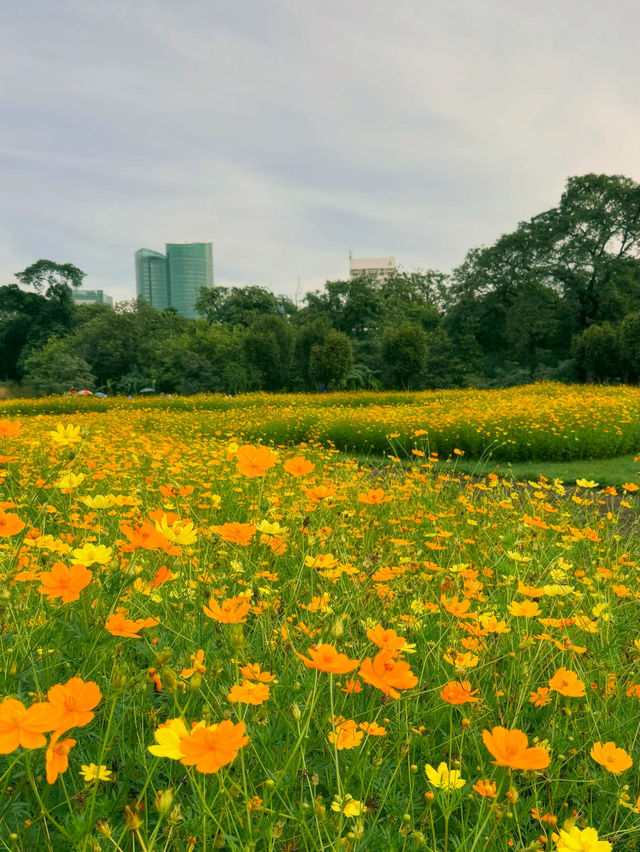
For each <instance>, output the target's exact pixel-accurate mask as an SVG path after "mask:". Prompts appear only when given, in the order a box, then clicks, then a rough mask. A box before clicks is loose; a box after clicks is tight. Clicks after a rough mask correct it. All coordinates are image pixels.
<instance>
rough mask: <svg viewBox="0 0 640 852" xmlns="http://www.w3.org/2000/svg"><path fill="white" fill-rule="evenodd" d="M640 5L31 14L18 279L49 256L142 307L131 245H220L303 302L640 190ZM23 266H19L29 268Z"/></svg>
mask: <svg viewBox="0 0 640 852" xmlns="http://www.w3.org/2000/svg"><path fill="white" fill-rule="evenodd" d="M637 21H638V10H637V8H636V5H635V3H634V4H632V3H631V2H627V0H618V3H617V4H616V14H615V15H613V14H611V7H610V4H609V3H608V2H605V0H581V2H578V0H564V2H563V3H562V4H557V2H551V0H540V2H538V3H536V4H535V5H532V4H513V3H509V2H507V0H483V2H481V3H475V4H474V3H471V2H469V0H446V2H445V0H430V2H428V3H417V2H415V0H394V2H393V3H391V2H389V0H367V2H365V0H349V2H346V3H345V2H340V3H338V2H334V0H325V2H323V3H322V4H316V3H311V2H306V0H302V2H301V0H270V2H269V3H264V2H262V0H245V2H239V3H237V4H227V3H223V2H221V0H220V2H213V3H212V2H209V0H207V2H204V0H203V2H200V0H185V2H182V3H180V4H177V3H174V2H171V0H154V2H151V0H139V2H138V3H136V4H131V3H130V2H124V0H113V2H112V3H110V4H109V5H108V6H107V5H104V4H97V3H96V4H92V3H86V2H84V0H82V2H80V0H60V2H59V3H56V4H54V5H52V4H49V3H46V2H45V0H33V2H31V3H30V4H22V5H21V6H19V7H16V8H15V9H14V10H12V17H11V20H9V21H8V23H7V24H6V25H5V27H4V30H3V33H2V34H1V35H0V75H1V77H2V80H3V82H4V83H5V85H3V86H2V88H1V90H0V91H2V92H3V94H2V96H1V97H0V103H1V105H2V111H3V126H2V129H1V130H0V162H1V163H2V166H3V174H4V175H5V176H6V177H5V180H4V181H3V197H4V199H5V207H4V210H3V214H2V218H1V219H0V234H1V235H3V245H4V246H6V248H7V250H6V252H3V253H2V254H1V255H0V258H1V259H0V275H2V279H0V280H3V281H4V280H11V277H12V274H13V273H14V272H15V271H16V269H19V268H22V267H24V266H26V265H28V264H29V263H31V262H33V261H34V260H35V259H37V258H38V257H51V258H52V259H56V260H60V261H71V262H73V263H75V264H76V265H78V266H80V267H81V268H82V269H84V270H85V271H86V272H87V273H88V275H87V286H94V287H97V286H100V287H103V289H105V290H106V291H107V292H109V293H112V294H113V295H114V296H116V298H127V297H130V296H131V295H133V291H134V275H133V253H134V251H135V250H136V249H137V248H140V247H141V246H146V247H150V248H157V249H162V247H163V244H164V243H165V242H173V241H180V240H185V241H196V240H211V241H213V243H214V264H215V274H216V280H217V281H218V282H220V283H237V284H242V283H260V284H264V285H266V286H270V287H272V288H273V289H274V290H276V291H278V292H286V293H289V294H292V293H293V292H294V291H295V289H296V287H297V286H298V283H297V282H298V278H299V279H300V280H301V286H302V288H303V289H313V288H315V287H318V286H320V285H321V284H322V282H323V281H324V280H325V279H327V278H329V279H331V278H337V277H341V276H344V275H345V273H346V268H347V263H348V258H347V255H348V251H349V249H353V250H354V252H355V254H356V255H360V256H367V255H374V256H378V255H386V254H393V255H395V257H396V259H397V260H398V261H399V262H401V263H403V264H404V265H405V266H407V267H423V268H424V267H435V268H442V269H449V268H451V267H452V266H454V265H456V264H457V263H459V262H460V261H461V260H462V258H463V257H464V254H465V252H466V251H467V250H468V249H469V248H471V247H473V246H475V245H479V244H489V243H491V242H493V241H494V240H495V239H496V238H497V237H498V236H499V235H500V234H501V233H503V232H505V231H509V230H511V229H513V228H514V227H515V225H516V224H517V222H518V221H520V220H522V219H527V218H529V217H530V216H532V215H534V214H536V213H538V212H540V211H541V210H543V209H546V208H548V207H550V206H553V205H554V204H556V203H557V201H558V199H559V197H560V193H561V192H562V188H563V185H564V182H565V180H566V178H567V177H568V176H569V175H573V174H583V173H585V172H589V171H595V172H607V173H624V174H627V175H629V176H632V177H636V178H637V177H638V168H637V143H638V123H639V122H638V117H637V111H636V108H635V79H636V77H637V73H635V72H636V66H637V61H638V60H637V55H636V53H637V52H636V50H635V35H634V32H635V30H636V29H637V26H636V24H637ZM16 264H18V265H17V266H16Z"/></svg>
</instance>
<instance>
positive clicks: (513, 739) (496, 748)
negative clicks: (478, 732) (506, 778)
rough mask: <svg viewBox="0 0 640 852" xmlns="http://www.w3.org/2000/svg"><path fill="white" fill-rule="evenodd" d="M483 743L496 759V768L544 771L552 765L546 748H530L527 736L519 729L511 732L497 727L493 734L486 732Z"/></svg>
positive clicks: (483, 735)
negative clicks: (506, 767)
mask: <svg viewBox="0 0 640 852" xmlns="http://www.w3.org/2000/svg"><path fill="white" fill-rule="evenodd" d="M482 741H483V742H484V744H485V746H486V747H487V749H488V750H489V751H490V752H491V754H492V755H493V756H494V757H495V760H494V761H493V762H494V763H495V764H496V766H508V767H510V768H511V769H544V768H545V767H547V766H549V764H550V763H551V757H550V756H549V752H548V751H547V749H546V748H541V747H539V746H535V747H529V740H528V739H527V735H526V734H525V733H524V732H523V731H520V730H519V729H518V728H514V729H513V730H509V729H507V728H501V727H499V726H498V727H496V728H493V730H492V731H491V733H489V731H487V730H484V731H483V732H482Z"/></svg>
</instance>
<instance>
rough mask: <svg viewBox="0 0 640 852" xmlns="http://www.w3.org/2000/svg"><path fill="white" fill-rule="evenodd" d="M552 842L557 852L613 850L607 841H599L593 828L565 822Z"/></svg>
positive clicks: (606, 851) (607, 851)
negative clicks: (580, 827)
mask: <svg viewBox="0 0 640 852" xmlns="http://www.w3.org/2000/svg"><path fill="white" fill-rule="evenodd" d="M553 840H554V842H555V844H556V850H557V852H611V849H612V848H613V847H612V846H611V844H610V843H609V841H608V840H599V839H598V832H597V831H596V830H595V828H584V829H582V831H580V829H579V828H578V826H577V825H571V823H569V822H566V823H565V824H564V828H562V829H560V834H554V835H553Z"/></svg>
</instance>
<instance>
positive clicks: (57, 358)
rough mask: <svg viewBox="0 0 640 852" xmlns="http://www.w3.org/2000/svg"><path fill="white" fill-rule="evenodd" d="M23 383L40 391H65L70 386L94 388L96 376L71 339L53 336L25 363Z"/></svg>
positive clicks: (79, 388)
mask: <svg viewBox="0 0 640 852" xmlns="http://www.w3.org/2000/svg"><path fill="white" fill-rule="evenodd" d="M24 382H25V384H26V385H27V386H28V387H30V388H31V389H32V390H33V391H35V392H36V393H37V394H40V395H42V394H62V393H66V392H67V391H68V390H69V388H71V387H75V388H77V389H78V390H85V389H86V390H91V389H92V388H93V387H95V377H94V375H93V373H92V372H91V369H90V367H89V365H88V364H87V362H86V361H84V360H83V359H82V358H79V357H78V355H77V354H76V353H75V351H74V349H73V347H72V345H71V344H70V341H69V340H62V339H60V338H57V337H52V338H51V339H50V340H49V341H48V342H47V343H46V344H45V345H44V346H43V347H42V349H38V350H36V351H35V352H32V353H31V354H30V355H29V356H28V357H27V358H26V359H25V362H24Z"/></svg>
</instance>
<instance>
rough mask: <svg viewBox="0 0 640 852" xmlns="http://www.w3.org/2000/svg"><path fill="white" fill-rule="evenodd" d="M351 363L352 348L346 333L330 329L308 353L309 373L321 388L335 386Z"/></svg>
mask: <svg viewBox="0 0 640 852" xmlns="http://www.w3.org/2000/svg"><path fill="white" fill-rule="evenodd" d="M352 365H353V348H352V346H351V343H350V341H349V338H348V337H347V335H346V334H344V333H343V332H341V331H335V329H331V331H329V332H328V334H327V336H326V337H325V339H324V341H323V342H322V343H314V345H313V346H312V347H311V353H310V355H309V375H310V376H311V378H312V379H313V381H314V382H315V383H316V384H317V385H319V386H320V387H321V388H322V389H325V388H335V387H337V386H339V385H340V383H341V382H342V381H343V380H344V379H345V378H346V376H347V375H348V373H349V370H350V369H351V367H352Z"/></svg>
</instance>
